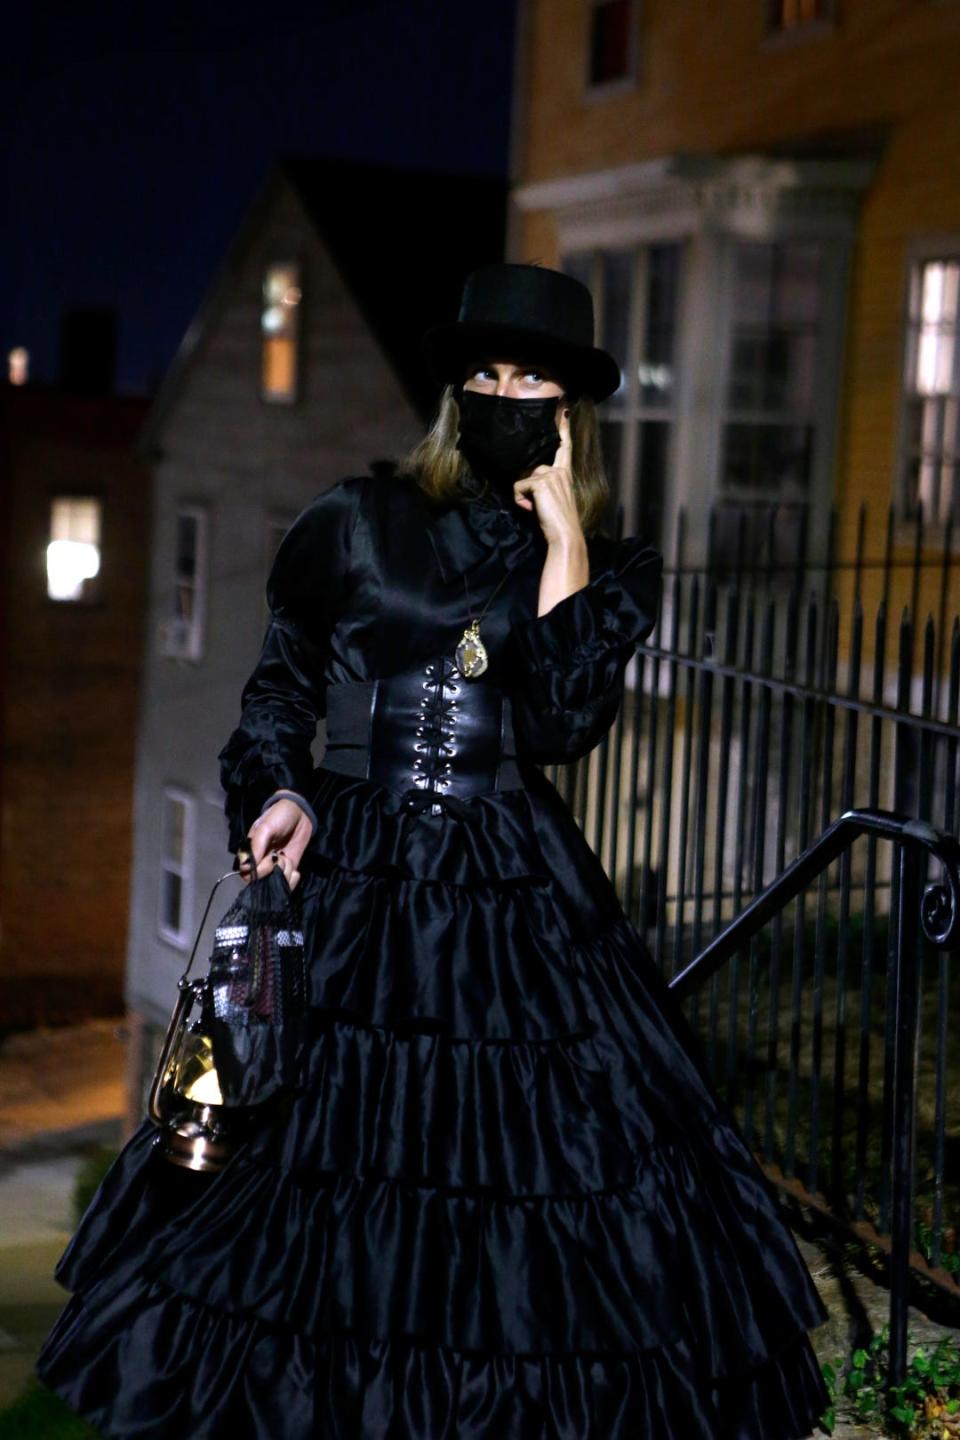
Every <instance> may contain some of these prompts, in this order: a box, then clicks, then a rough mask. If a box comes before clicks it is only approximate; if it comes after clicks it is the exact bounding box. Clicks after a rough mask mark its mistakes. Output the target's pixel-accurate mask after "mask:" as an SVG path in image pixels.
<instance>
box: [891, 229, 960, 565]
mask: <svg viewBox="0 0 960 1440" xmlns="http://www.w3.org/2000/svg"><path fill="white" fill-rule="evenodd" d="M945 255H951V256H953V255H956V256H957V257H958V258H960V231H952V232H932V233H931V234H929V235H920V236H917V237H916V238H915V239H914V240H912V241H911V242H910V243H909V245H908V246H907V251H906V254H905V256H904V267H903V283H902V286H901V291H900V360H899V366H900V375H899V395H898V407H897V432H896V446H895V450H894V472H893V496H892V498H893V531H894V535H893V539H894V544H896V545H908V544H910V545H912V544H913V543H914V541H915V539H916V534H917V522H916V520H914V519H908V518H907V515H906V498H907V497H906V494H905V492H904V468H905V465H906V459H907V410H908V407H909V403H910V396H909V394H908V392H907V365H906V360H907V336H908V334H909V329H910V283H911V280H912V277H913V272H914V269H915V267H916V266H917V265H922V264H923V263H924V261H926V260H939V259H942V258H943V257H944V256H945ZM946 532H947V527H946V525H945V524H944V523H943V522H942V521H940V520H932V519H930V518H929V516H924V519H923V539H924V544H925V545H938V546H941V547H942V545H943V542H944V540H945V538H946ZM952 540H953V546H952V548H953V549H954V550H957V549H960V524H955V525H954V526H953V536H952Z"/></svg>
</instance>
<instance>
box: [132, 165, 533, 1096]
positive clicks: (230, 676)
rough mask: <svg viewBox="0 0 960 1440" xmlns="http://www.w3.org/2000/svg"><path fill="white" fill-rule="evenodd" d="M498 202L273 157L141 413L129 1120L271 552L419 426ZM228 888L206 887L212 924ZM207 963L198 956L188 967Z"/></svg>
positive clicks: (480, 186)
mask: <svg viewBox="0 0 960 1440" xmlns="http://www.w3.org/2000/svg"><path fill="white" fill-rule="evenodd" d="M505 197H506V187H505V184H503V183H502V182H500V181H491V180H483V179H470V180H465V179H462V178H448V177H443V176H437V175H425V174H421V173H411V172H398V171H390V170H384V169H380V168H375V167H367V166H357V165H353V164H349V163H345V162H338V161H306V160H300V161H287V162H284V163H283V164H282V165H280V166H278V167H277V169H276V171H275V173H274V174H273V175H272V176H271V177H270V178H269V180H268V182H267V183H266V184H265V186H264V188H263V190H262V192H261V193H260V195H259V196H258V197H257V199H256V201H255V203H254V204H253V206H252V208H251V211H250V213H249V215H248V216H247V218H246V220H245V222H244V224H243V225H242V227H241V230H240V233H239V235H238V236H237V238H236V240H235V242H234V244H233V246H232V247H231V249H230V252H229V254H228V255H227V257H226V259H225V261H224V263H223V265H222V267H221V269H220V272H219V274H218V275H217V277H216V278H215V280H214V282H213V284H212V286H211V288H210V290H209V293H208V294H207V296H206V298H205V299H204V301H203V303H202V305H201V308H200V310H199V312H198V314H197V316H196V318H195V320H194V321H193V323H192V324H191V326H190V328H189V331H188V333H187V335H186V337H185V338H184V341H183V343H182V345H181V347H180V350H179V352H178V354H177V356H176V359H175V361H174V363H173V365H172V368H171V370H170V372H169V374H168V375H167V376H166V378H165V380H164V383H163V385H162V386H161V388H160V391H159V393H158V395H157V399H156V401H155V403H154V405H153V407H152V409H151V412H150V414H149V415H148V418H147V421H146V425H145V427H144V431H143V435H142V438H141V444H140V450H141V453H142V455H143V456H145V457H146V458H147V459H148V461H149V463H150V465H151V469H152V472H153V510H152V540H151V546H150V575H149V600H148V615H147V627H146V636H147V640H146V654H145V656H144V669H143V687H142V696H141V709H140V719H139V734H138V748H137V762H136V780H135V808H134V855H133V869H132V884H131V906H130V924H129V941H128V959H127V980H126V1000H127V1005H128V1011H129V1020H130V1027H129V1033H130V1046H129V1054H130V1061H129V1080H130V1087H129V1093H130V1120H131V1124H133V1123H135V1122H136V1120H137V1119H138V1118H139V1115H140V1114H141V1113H142V1105H143V1100H144V1096H145V1092H146V1088H147V1086H148V1084H149V1080H150V1077H151V1075H152V1072H153V1068H154V1065H155V1063H156V1058H157V1055H158V1052H159V1045H160V1042H161V1041H162V1037H163V1033H164V1030H165V1028H166V1023H167V1020H168V1018H169V1015H170V1012H171V1009H172V1007H173V1003H174V999H175V994H176V981H177V978H178V976H179V975H180V974H181V973H182V971H183V969H184V966H185V962H186V958H187V954H188V952H189V947H190V944H191V942H192V939H193V937H194V935H195V932H196V927H197V925H198V924H199V919H200V915H201V912H202V909H203V905H204V903H205V900H206V896H207V894H208V892H209V889H210V886H211V884H212V883H213V880H214V879H215V878H216V877H217V876H218V875H220V874H222V873H224V872H225V871H226V870H229V869H230V866H231V856H230V855H229V853H228V851H227V847H226V824H225V820H224V816H223V795H222V792H221V790H220V786H219V780H218V773H217V753H218V751H219V749H220V747H221V746H222V745H223V743H224V741H225V740H226V738H227V736H228V734H229V733H230V731H231V729H232V728H233V726H234V725H235V724H236V720H237V717H238V715H239V701H240V691H241V688H242V685H243V682H244V680H245V679H246V677H247V675H248V674H249V672H250V670H251V668H252V666H253V664H254V662H255V660H256V657H257V655H258V653H259V649H260V644H261V641H262V638H263V632H264V629H265V626H266V622H267V610H266V604H265V597H264V584H265V580H266V576H267V573H268V570H269V566H270V562H271V560H272V557H273V555H274V553H275V551H276V547H277V544H278V543H279V540H280V537H281V535H282V534H283V531H284V529H285V528H286V527H287V526H288V525H289V523H290V522H291V520H292V519H293V518H294V517H295V516H296V515H297V514H298V512H299V511H300V510H301V509H302V508H303V506H304V505H306V504H307V503H308V502H309V501H310V500H311V499H312V498H313V497H314V496H315V495H316V494H318V493H319V492H320V491H322V490H324V489H326V488H327V487H328V486H330V485H331V484H333V483H334V482H335V481H336V480H338V479H339V478H340V477H342V476H344V475H349V474H357V473H363V472H365V471H366V470H367V469H368V468H370V467H371V466H373V465H378V464H390V463H391V462H392V461H393V460H394V459H395V458H396V457H397V456H398V455H399V454H401V453H402V452H403V451H404V450H405V449H407V448H408V447H409V446H410V445H411V444H412V443H414V442H415V441H416V439H417V438H418V437H419V435H420V434H422V431H423V427H424V423H425V421H426V420H427V419H428V418H429V415H430V412H431V409H432V407H433V404H434V403H435V400H436V387H435V386H434V385H433V384H432V382H431V380H430V378H429V376H428V374H427V373H426V370H425V368H424V365H423V362H422V360H421V357H420V352H419V337H420V335H421V333H422V331H423V329H424V328H425V327H426V326H427V325H429V324H433V323H435V322H437V321H440V320H443V319H448V318H451V317H452V316H453V315H455V314H456V309H457V304H458V300H459V293H460V288H461V285H462V281H463V277H464V275H465V274H466V273H467V271H469V270H470V269H471V268H473V266H474V265H478V264H482V263H485V262H487V261H490V260H497V259H500V258H502V254H503V245H504V220H505V203H506V202H505ZM321 751H322V734H321V736H320V738H319V740H318V747H317V750H316V754H317V755H318V756H319V754H320V753H321ZM234 890H235V884H234V882H232V881H231V882H229V883H228V884H227V885H224V886H222V887H221V891H220V894H219V895H218V899H217V903H216V906H215V909H214V913H215V914H219V912H220V911H221V910H222V909H224V908H226V905H227V904H228V903H229V899H230V898H232V894H233V893H234ZM221 896H222V901H221V898H220V897H221ZM205 943H206V942H205ZM206 959H207V956H206V954H205V953H204V951H203V950H201V952H200V955H199V956H198V961H197V962H196V965H197V969H198V971H201V972H202V967H203V966H205V964H206Z"/></svg>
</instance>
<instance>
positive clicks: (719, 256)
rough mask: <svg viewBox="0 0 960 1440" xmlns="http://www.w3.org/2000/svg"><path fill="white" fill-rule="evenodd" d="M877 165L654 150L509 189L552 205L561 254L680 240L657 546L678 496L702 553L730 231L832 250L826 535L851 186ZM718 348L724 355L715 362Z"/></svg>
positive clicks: (519, 198)
mask: <svg viewBox="0 0 960 1440" xmlns="http://www.w3.org/2000/svg"><path fill="white" fill-rule="evenodd" d="M875 168H876V166H875V162H873V161H870V160H862V159H856V160H849V159H843V160H792V159H791V160H779V159H770V158H769V157H764V156H755V155H740V156H735V157H731V158H729V159H728V158H726V157H719V158H718V157H713V156H683V155H681V156H663V157H660V158H658V159H655V160H649V161H641V162H638V163H635V164H632V165H628V166H622V167H617V168H615V169H611V170H603V171H595V172H592V173H587V174H585V175H581V176H564V177H561V178H559V179H557V180H547V181H536V182H532V183H531V184H529V185H523V186H519V187H518V188H517V189H516V190H515V191H514V201H515V203H516V206H517V209H518V210H519V211H520V212H521V213H524V212H527V211H544V210H546V211H550V212H551V213H552V215H553V218H554V221H555V224H556V230H557V241H558V248H559V251H560V253H561V254H562V255H563V256H564V257H567V256H572V255H573V254H575V253H576V252H578V251H584V250H592V249H619V248H624V249H625V248H629V247H630V246H631V245H634V244H651V243H665V242H669V241H677V240H682V239H686V240H687V241H688V242H689V244H688V250H687V256H686V259H685V266H684V275H683V282H682V288H681V301H680V307H681V319H680V324H679V335H678V340H679V347H678V351H677V365H678V369H679V377H680V380H679V388H678V392H677V399H676V406H677V411H676V430H675V445H676V450H675V458H674V461H673V466H672V471H673V476H674V481H675V489H674V493H673V494H672V495H671V496H670V497H668V505H667V510H666V513H665V515H664V528H663V536H662V545H663V549H664V552H665V553H666V554H667V555H670V554H672V548H673V544H674V540H675V531H674V527H675V524H676V519H677V514H678V511H679V509H680V507H684V508H685V509H686V513H687V521H688V528H687V541H686V547H687V555H688V558H689V562H690V563H692V564H696V563H698V562H699V561H700V560H701V559H705V557H706V543H707V537H706V516H707V514H708V511H709V507H710V506H711V505H712V504H713V503H714V502H715V501H716V500H718V499H719V498H720V490H719V475H720V462H721V453H720V423H721V417H722V415H723V413H724V412H725V395H726V390H725V388H724V387H725V380H726V376H725V374H723V373H721V372H722V371H725V370H726V356H727V352H728V338H729V327H730V316H729V314H728V313H724V312H726V311H727V310H728V307H729V301H730V298H731V297H730V295H729V285H728V284H726V286H725V280H724V274H725V267H729V264H730V258H729V256H730V252H731V249H732V245H731V242H736V241H737V240H739V239H745V240H753V239H771V240H787V241H789V240H802V239H806V240H817V241H821V242H823V243H824V246H825V254H827V255H828V256H829V257H830V258H829V263H830V266H831V275H830V277H829V281H828V283H827V284H825V288H824V294H825V298H824V330H823V336H822V344H823V349H822V354H823V356H824V357H825V363H824V364H823V365H822V367H821V372H820V386H821V388H820V391H819V394H820V395H821V396H822V397H823V407H824V408H823V411H822V414H821V421H820V428H819V430H818V433H817V439H816V449H815V457H814V466H813V473H812V476H811V484H810V490H809V507H810V508H809V518H810V530H809V543H810V549H811V553H812V554H816V553H817V552H818V550H819V549H822V548H823V547H824V546H825V544H826V536H827V529H828V523H829V508H830V505H831V504H832V503H833V500H834V470H835V460H834V457H835V447H836V436H837V427H838V422H839V402H840V391H841V385H840V377H841V375H842V373H843V365H844V345H845V332H846V320H847V311H848V306H849V293H850V287H849V267H850V258H851V253H852V246H853V242H854V238H855V234H856V225H857V217H858V210H859V203H860V195H861V193H862V191H863V190H864V188H865V187H866V185H867V184H868V183H869V181H870V179H871V178H872V176H873V174H874V171H875ZM727 280H729V271H728V270H727ZM718 301H719V302H721V303H718ZM718 354H719V355H721V356H722V357H723V362H722V364H720V365H718V364H717V363H716V357H717V355H718ZM699 517H702V521H703V524H702V527H701V526H700V518H699ZM698 527H699V528H698ZM700 528H702V530H703V533H702V534H701V533H700Z"/></svg>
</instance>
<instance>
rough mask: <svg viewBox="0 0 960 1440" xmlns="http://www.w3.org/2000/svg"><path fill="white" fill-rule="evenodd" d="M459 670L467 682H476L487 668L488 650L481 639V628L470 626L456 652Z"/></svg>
mask: <svg viewBox="0 0 960 1440" xmlns="http://www.w3.org/2000/svg"><path fill="white" fill-rule="evenodd" d="M454 658H455V660H456V664H457V669H458V670H459V671H460V674H461V675H462V676H463V678H464V679H465V680H475V679H476V678H477V676H478V675H482V674H483V672H484V670H486V668H487V650H486V646H485V645H484V643H483V641H482V640H481V639H480V631H479V628H478V627H477V626H476V625H475V624H474V625H469V626H468V627H467V629H466V630H464V632H463V638H462V639H461V641H460V644H459V645H458V646H457V648H456V650H455V652H454Z"/></svg>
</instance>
